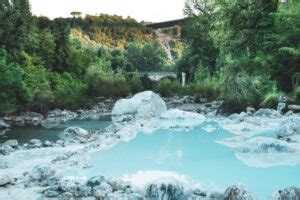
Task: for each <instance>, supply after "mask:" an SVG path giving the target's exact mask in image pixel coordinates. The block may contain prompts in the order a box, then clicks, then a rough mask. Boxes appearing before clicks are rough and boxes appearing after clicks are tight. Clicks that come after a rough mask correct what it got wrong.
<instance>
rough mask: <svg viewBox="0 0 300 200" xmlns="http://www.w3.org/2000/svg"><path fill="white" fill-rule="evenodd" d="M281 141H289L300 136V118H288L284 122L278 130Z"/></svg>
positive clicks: (277, 133)
mask: <svg viewBox="0 0 300 200" xmlns="http://www.w3.org/2000/svg"><path fill="white" fill-rule="evenodd" d="M276 135H277V137H278V138H279V139H284V140H289V139H291V138H292V137H293V136H296V135H300V118H288V119H285V120H283V121H282V122H281V123H280V124H279V127H278V128H277V129H276Z"/></svg>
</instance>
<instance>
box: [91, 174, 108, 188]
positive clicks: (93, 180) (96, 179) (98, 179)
mask: <svg viewBox="0 0 300 200" xmlns="http://www.w3.org/2000/svg"><path fill="white" fill-rule="evenodd" d="M104 181H105V178H104V176H94V177H92V178H90V179H89V180H88V181H87V182H86V185H87V186H89V187H91V188H92V189H93V188H94V187H95V186H98V185H100V184H101V183H102V182H104Z"/></svg>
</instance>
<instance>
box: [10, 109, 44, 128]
mask: <svg viewBox="0 0 300 200" xmlns="http://www.w3.org/2000/svg"><path fill="white" fill-rule="evenodd" d="M43 118H44V116H43V115H42V114H39V113H35V112H27V113H23V114H21V115H19V116H7V117H5V118H4V120H5V121H6V122H7V123H9V124H11V125H13V126H25V125H28V126H38V125H40V124H41V121H42V120H43Z"/></svg>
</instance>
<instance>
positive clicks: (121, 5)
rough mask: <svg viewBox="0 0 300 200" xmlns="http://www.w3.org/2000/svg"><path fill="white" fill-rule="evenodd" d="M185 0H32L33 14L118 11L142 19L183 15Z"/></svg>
mask: <svg viewBox="0 0 300 200" xmlns="http://www.w3.org/2000/svg"><path fill="white" fill-rule="evenodd" d="M184 2H185V0H30V3H31V9H32V12H33V14H35V15H37V16H40V15H43V16H47V17H49V18H55V17H68V16H71V15H70V13H71V12H72V11H80V12H82V13H84V14H91V15H95V14H100V13H106V14H111V15H113V14H116V15H121V16H123V17H125V18H126V17H127V16H131V17H133V18H135V19H136V20H138V21H142V20H144V21H149V22H161V21H167V20H173V19H179V18H182V17H183V13H182V9H183V7H184Z"/></svg>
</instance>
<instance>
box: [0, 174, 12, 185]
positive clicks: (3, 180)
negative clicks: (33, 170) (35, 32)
mask: <svg viewBox="0 0 300 200" xmlns="http://www.w3.org/2000/svg"><path fill="white" fill-rule="evenodd" d="M12 183H13V180H12V179H11V178H10V177H9V176H7V175H0V187H4V186H6V185H8V184H12Z"/></svg>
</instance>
